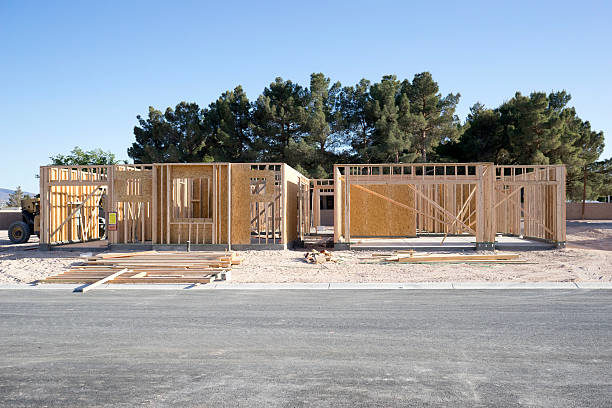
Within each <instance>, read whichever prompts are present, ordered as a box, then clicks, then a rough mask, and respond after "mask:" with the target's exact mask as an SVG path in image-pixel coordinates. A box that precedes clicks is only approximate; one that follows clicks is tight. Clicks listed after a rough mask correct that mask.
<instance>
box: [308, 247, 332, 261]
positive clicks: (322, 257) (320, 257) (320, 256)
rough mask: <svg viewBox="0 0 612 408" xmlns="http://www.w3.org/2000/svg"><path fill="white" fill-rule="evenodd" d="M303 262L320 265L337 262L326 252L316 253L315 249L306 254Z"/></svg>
mask: <svg viewBox="0 0 612 408" xmlns="http://www.w3.org/2000/svg"><path fill="white" fill-rule="evenodd" d="M304 260H305V261H306V262H308V263H312V264H322V263H325V262H338V260H337V259H336V258H335V257H334V256H333V255H332V253H331V252H329V251H327V250H325V249H324V250H323V251H317V250H316V249H313V250H311V251H310V252H306V253H305V254H304Z"/></svg>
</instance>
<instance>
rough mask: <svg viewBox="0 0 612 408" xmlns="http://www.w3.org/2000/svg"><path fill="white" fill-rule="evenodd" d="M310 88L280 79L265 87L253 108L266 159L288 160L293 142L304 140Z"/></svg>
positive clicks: (257, 138)
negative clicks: (287, 155)
mask: <svg viewBox="0 0 612 408" xmlns="http://www.w3.org/2000/svg"><path fill="white" fill-rule="evenodd" d="M306 103H307V97H306V91H305V90H304V88H302V87H301V86H300V85H298V84H294V83H293V82H291V81H285V80H283V79H282V78H280V77H279V78H276V80H275V81H274V82H272V83H271V84H270V86H269V87H267V88H265V89H264V91H263V93H262V95H261V96H260V97H259V98H258V99H257V101H256V102H255V105H254V107H253V130H254V132H255V141H256V148H257V149H258V151H259V159H260V160H262V161H287V163H288V164H289V165H296V164H297V163H295V161H294V160H293V159H291V158H289V159H290V160H285V159H286V149H287V148H288V147H289V144H290V142H291V141H293V142H295V143H300V142H301V139H302V136H303V134H304V123H305V118H306V109H305V107H306Z"/></svg>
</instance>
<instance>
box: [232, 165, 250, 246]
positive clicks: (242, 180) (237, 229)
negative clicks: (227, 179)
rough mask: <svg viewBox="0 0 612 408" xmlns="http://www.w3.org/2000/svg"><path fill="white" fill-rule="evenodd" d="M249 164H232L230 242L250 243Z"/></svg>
mask: <svg viewBox="0 0 612 408" xmlns="http://www.w3.org/2000/svg"><path fill="white" fill-rule="evenodd" d="M250 168H251V166H250V165H248V164H246V165H245V164H232V229H231V235H232V244H250V243H251V187H250V186H251V173H250Z"/></svg>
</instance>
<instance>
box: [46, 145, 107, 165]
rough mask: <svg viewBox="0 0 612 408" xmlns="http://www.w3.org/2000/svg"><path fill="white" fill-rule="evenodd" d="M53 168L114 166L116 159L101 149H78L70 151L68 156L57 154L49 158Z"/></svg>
mask: <svg viewBox="0 0 612 408" xmlns="http://www.w3.org/2000/svg"><path fill="white" fill-rule="evenodd" d="M49 158H50V159H51V165H53V166H77V165H81V166H86V165H106V164H116V163H117V159H116V158H115V155H114V154H113V153H111V152H105V151H103V150H102V149H100V148H98V149H93V150H83V149H81V148H80V147H78V146H77V147H75V148H74V149H72V151H71V152H70V154H67V155H63V154H58V155H56V156H51V157H49Z"/></svg>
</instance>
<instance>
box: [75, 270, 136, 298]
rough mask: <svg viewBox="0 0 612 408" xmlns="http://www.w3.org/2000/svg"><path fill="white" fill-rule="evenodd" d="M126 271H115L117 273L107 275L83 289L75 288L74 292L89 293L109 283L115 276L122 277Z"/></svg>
mask: <svg viewBox="0 0 612 408" xmlns="http://www.w3.org/2000/svg"><path fill="white" fill-rule="evenodd" d="M127 271H129V269H127V268H124V269H121V270H120V271H117V272H115V273H113V274H110V275H108V276H107V277H105V278H102V279H100V280H97V281H95V282H94V283H92V284H89V285H87V286H85V287H84V288H77V289H75V292H82V293H85V292H89V291H90V290H92V289H95V288H97V287H98V286H100V285H102V284H103V283H106V282H108V281H111V280H113V279H115V278H116V277H117V276H119V275H122V274H124V273H126V272H127Z"/></svg>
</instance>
